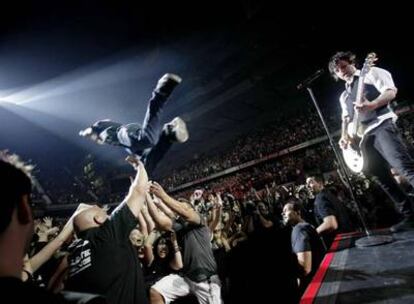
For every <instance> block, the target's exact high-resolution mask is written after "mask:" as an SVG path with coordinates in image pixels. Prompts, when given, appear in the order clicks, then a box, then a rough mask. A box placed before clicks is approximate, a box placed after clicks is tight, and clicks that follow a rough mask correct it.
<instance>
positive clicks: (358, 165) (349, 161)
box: [342, 144, 365, 173]
mask: <svg viewBox="0 0 414 304" xmlns="http://www.w3.org/2000/svg"><path fill="white" fill-rule="evenodd" d="M342 155H343V157H344V161H345V164H346V165H347V166H348V168H349V169H350V170H351V171H352V172H353V173H361V172H362V170H363V169H364V166H365V160H364V156H363V155H362V151H361V149H359V147H358V146H357V145H353V144H351V145H349V146H348V147H347V148H346V149H342Z"/></svg>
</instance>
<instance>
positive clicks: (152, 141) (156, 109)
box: [127, 92, 171, 174]
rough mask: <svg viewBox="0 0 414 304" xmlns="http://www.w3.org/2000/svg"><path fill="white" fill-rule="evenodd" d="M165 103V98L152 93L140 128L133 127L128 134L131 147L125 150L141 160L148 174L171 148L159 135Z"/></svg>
mask: <svg viewBox="0 0 414 304" xmlns="http://www.w3.org/2000/svg"><path fill="white" fill-rule="evenodd" d="M166 101H167V98H166V97H164V96H162V95H160V94H157V93H155V92H153V93H152V97H151V99H150V100H149V102H148V107H147V111H146V113H145V118H144V122H143V124H142V127H135V128H134V129H132V130H131V132H128V137H129V139H130V141H131V147H130V148H127V150H128V152H130V153H133V154H136V155H138V156H139V157H140V158H141V161H142V162H143V163H144V165H145V168H146V170H147V172H148V174H150V173H151V172H152V171H153V170H154V169H155V167H156V165H157V164H158V162H159V161H160V160H161V158H162V157H163V156H164V155H165V153H166V152H167V151H168V150H169V148H170V147H171V141H170V140H169V139H168V138H167V136H166V135H165V134H164V133H161V114H162V109H163V106H164V104H165V103H166ZM160 133H161V134H160Z"/></svg>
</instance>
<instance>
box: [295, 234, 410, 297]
mask: <svg viewBox="0 0 414 304" xmlns="http://www.w3.org/2000/svg"><path fill="white" fill-rule="evenodd" d="M376 233H379V234H384V235H390V236H392V237H393V242H391V243H388V244H382V245H378V246H372V247H363V248H359V247H356V246H355V241H356V240H358V239H360V236H358V235H356V234H347V235H339V236H338V237H337V239H336V240H335V242H334V243H333V245H332V248H331V250H330V252H329V253H328V254H327V255H326V256H325V258H324V260H323V262H322V263H321V266H320V268H319V270H318V272H317V273H316V275H315V277H314V279H313V281H312V282H311V284H310V285H309V286H308V289H307V290H306V292H305V294H304V295H303V297H302V300H301V304H310V303H314V304H322V303H323V304H327V303H341V304H344V303H345V304H348V303H352V304H355V303H357V304H360V303H371V304H374V303H375V304H376V303H387V304H401V303H407V304H408V303H410V304H412V303H414V230H411V231H405V232H399V233H395V234H389V232H388V230H382V231H374V234H376Z"/></svg>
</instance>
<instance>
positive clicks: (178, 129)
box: [163, 117, 189, 143]
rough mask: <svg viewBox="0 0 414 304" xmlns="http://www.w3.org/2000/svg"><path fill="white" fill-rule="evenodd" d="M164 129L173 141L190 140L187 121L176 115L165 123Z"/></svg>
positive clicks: (182, 141)
mask: <svg viewBox="0 0 414 304" xmlns="http://www.w3.org/2000/svg"><path fill="white" fill-rule="evenodd" d="M163 131H164V132H165V133H166V134H167V136H168V137H169V138H170V139H171V141H173V142H179V143H184V142H186V141H187V140H188V137H189V135H188V130H187V125H186V124H185V121H184V120H182V119H181V118H180V117H176V118H174V119H173V120H171V121H170V122H169V123H166V124H165V125H164V128H163Z"/></svg>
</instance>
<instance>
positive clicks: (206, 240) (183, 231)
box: [173, 219, 217, 282]
mask: <svg viewBox="0 0 414 304" xmlns="http://www.w3.org/2000/svg"><path fill="white" fill-rule="evenodd" d="M173 228H174V230H175V231H176V232H177V237H178V242H179V244H180V246H181V248H182V251H181V253H182V255H183V264H184V267H183V269H182V274H183V275H184V276H186V277H188V278H189V279H190V280H192V281H195V282H201V281H204V280H207V279H208V278H209V277H210V276H212V275H214V274H217V265H216V261H215V260H214V255H213V250H212V247H211V241H210V236H211V235H210V230H209V228H208V227H207V226H205V225H204V224H203V223H200V224H199V225H194V224H189V223H188V222H186V221H184V220H182V219H178V220H177V221H175V222H174V226H173Z"/></svg>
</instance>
